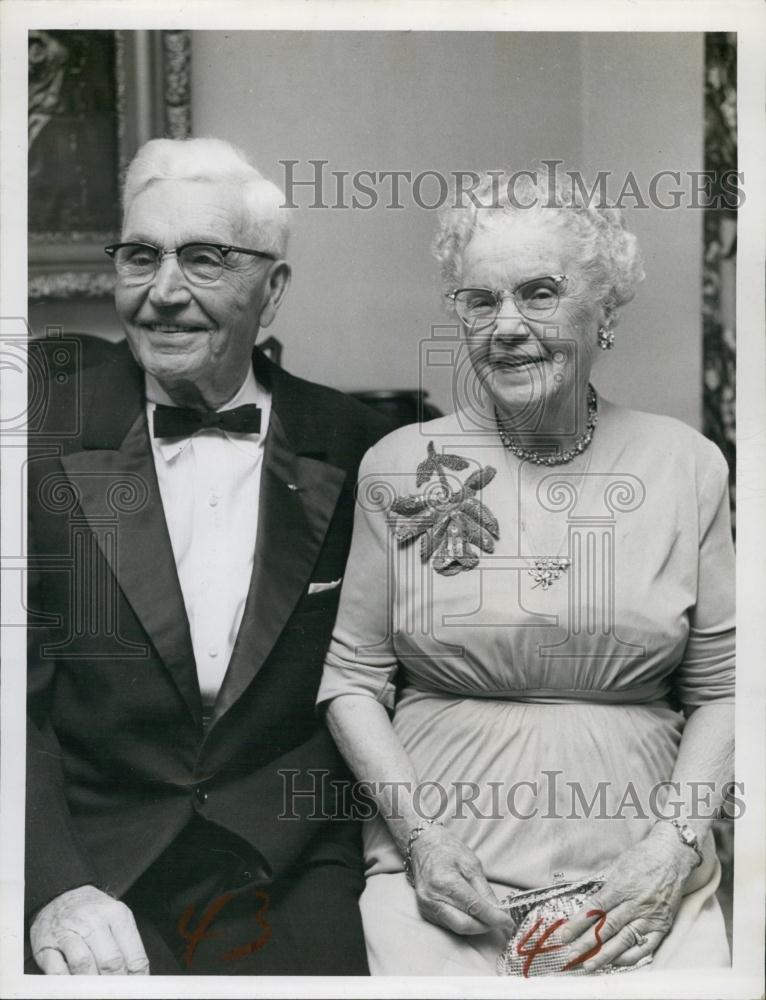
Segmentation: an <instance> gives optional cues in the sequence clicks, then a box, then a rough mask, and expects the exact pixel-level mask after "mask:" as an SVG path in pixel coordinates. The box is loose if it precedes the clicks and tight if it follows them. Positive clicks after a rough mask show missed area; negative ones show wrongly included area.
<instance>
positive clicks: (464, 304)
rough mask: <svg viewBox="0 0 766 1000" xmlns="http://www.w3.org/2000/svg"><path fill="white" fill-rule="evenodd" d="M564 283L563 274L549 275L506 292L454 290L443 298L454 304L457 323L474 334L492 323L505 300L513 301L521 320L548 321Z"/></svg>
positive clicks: (482, 289) (555, 307)
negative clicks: (474, 331)
mask: <svg viewBox="0 0 766 1000" xmlns="http://www.w3.org/2000/svg"><path fill="white" fill-rule="evenodd" d="M566 280H567V276H566V275H565V274H549V275H545V276H544V277H541V278H532V279H531V280H530V281H525V282H523V283H522V284H520V285H518V286H517V287H516V288H514V289H513V291H510V292H509V291H505V290H504V289H497V290H493V289H491V288H456V289H455V290H454V291H453V292H448V293H447V298H448V299H452V301H453V302H454V303H455V311H456V312H457V314H458V316H459V318H460V320H461V321H462V322H463V323H464V324H465V325H466V326H468V327H471V328H472V329H474V330H476V329H480V328H481V327H484V326H490V325H491V324H492V323H494V322H495V320H496V319H497V316H498V313H499V312H500V309H501V308H502V304H503V299H505V298H512V299H513V301H514V302H515V304H516V308H517V309H518V311H519V312H520V313H521V315H522V316H523V317H524V318H525V319H529V320H541V319H548V318H550V317H551V316H553V314H554V313H555V312H556V310H557V309H558V305H559V299H560V297H561V292H562V290H563V288H564V286H565V284H566Z"/></svg>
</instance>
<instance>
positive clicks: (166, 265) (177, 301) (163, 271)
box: [149, 254, 191, 307]
mask: <svg viewBox="0 0 766 1000" xmlns="http://www.w3.org/2000/svg"><path fill="white" fill-rule="evenodd" d="M190 298H191V292H190V291H189V286H188V283H187V281H186V278H185V277H184V275H183V272H182V271H181V268H180V267H179V264H178V258H177V257H176V256H175V254H165V255H164V256H163V257H162V259H161V260H160V262H159V263H158V265H157V271H156V273H155V275H154V278H153V279H152V284H151V288H150V289H149V301H150V302H151V303H152V305H154V306H160V307H162V306H175V305H184V304H185V303H187V302H188V301H189V299H190Z"/></svg>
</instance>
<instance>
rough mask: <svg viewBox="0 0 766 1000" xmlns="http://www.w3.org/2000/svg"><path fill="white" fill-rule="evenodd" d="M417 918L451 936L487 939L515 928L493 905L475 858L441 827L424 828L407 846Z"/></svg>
mask: <svg viewBox="0 0 766 1000" xmlns="http://www.w3.org/2000/svg"><path fill="white" fill-rule="evenodd" d="M411 856H412V870H413V874H414V877H415V895H416V896H417V901H418V909H419V910H420V914H421V916H422V917H424V918H425V919H426V920H429V921H430V922H431V923H432V924H437V925H438V926H439V927H446V928H447V930H450V931H454V932H455V933H456V934H486V932H487V931H490V930H493V929H494V928H499V929H501V930H503V931H505V932H506V933H508V934H510V933H511V932H512V931H513V930H514V929H515V925H514V922H513V920H512V919H511V917H510V916H509V915H508V914H507V913H506V912H505V910H503V909H502V908H501V906H500V904H499V903H498V900H497V896H495V894H494V892H493V891H492V889H491V888H490V885H489V882H487V879H486V877H485V875H484V872H483V870H482V867H481V864H480V862H479V859H478V858H477V857H476V855H475V854H474V853H473V851H472V850H470V849H469V848H468V847H466V846H465V844H464V843H463V842H462V841H461V840H460V839H459V838H458V837H456V836H455V835H454V834H452V833H450V832H449V831H448V830H446V829H445V828H444V827H443V826H428V827H426V828H425V829H424V830H423V832H422V833H421V834H420V836H419V837H418V838H417V840H416V841H415V842H414V844H413V845H412V852H411Z"/></svg>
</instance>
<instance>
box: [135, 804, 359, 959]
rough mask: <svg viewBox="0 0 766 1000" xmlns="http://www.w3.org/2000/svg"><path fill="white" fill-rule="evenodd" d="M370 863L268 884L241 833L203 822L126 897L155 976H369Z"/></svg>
mask: <svg viewBox="0 0 766 1000" xmlns="http://www.w3.org/2000/svg"><path fill="white" fill-rule="evenodd" d="M363 887H364V876H363V874H362V872H361V870H360V869H353V868H349V867H346V866H345V865H341V864H316V865H309V866H304V867H302V868H298V869H297V870H296V871H294V872H292V873H291V876H290V877H289V878H284V879H282V880H281V881H279V882H271V883H269V882H267V881H266V880H265V879H264V878H263V877H262V874H261V872H260V871H259V868H258V858H257V857H256V856H254V855H253V854H252V853H251V852H250V850H249V848H248V845H247V844H246V843H245V842H244V841H242V840H240V839H239V838H238V837H235V836H234V835H232V834H230V833H228V832H227V831H226V830H223V829H221V828H220V827H217V826H214V825H213V824H211V823H207V822H205V821H204V820H200V819H194V820H192V822H191V823H190V824H189V826H188V827H187V828H186V829H185V830H184V831H183V832H182V833H181V834H180V836H179V837H177V838H176V840H175V841H174V842H173V843H172V844H171V845H170V847H168V848H167V850H166V851H165V852H164V853H163V854H162V855H160V857H159V858H158V859H157V861H156V862H155V863H154V864H153V865H152V866H151V867H150V868H149V869H148V870H147V871H146V872H145V873H144V874H143V875H142V876H141V878H140V879H139V880H138V882H137V883H136V884H135V885H134V886H133V887H132V888H131V889H130V890H129V891H128V892H127V893H126V895H125V896H124V897H123V902H124V903H125V904H126V905H127V906H129V907H130V909H131V910H132V912H133V915H134V917H135V919H136V924H137V925H138V930H139V932H140V934H141V938H142V940H143V943H144V948H145V949H146V953H147V955H148V957H149V963H150V967H151V973H152V975H192V976H204V975H238V976H301V975H304V976H367V975H369V969H368V967H367V955H366V951H365V947H364V936H363V934H362V924H361V917H360V914H359V905H358V899H359V895H360V893H361V891H362V888H363Z"/></svg>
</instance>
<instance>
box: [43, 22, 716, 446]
mask: <svg viewBox="0 0 766 1000" xmlns="http://www.w3.org/2000/svg"><path fill="white" fill-rule="evenodd" d="M192 74H193V76H192V108H193V131H194V134H195V135H215V136H219V137H221V138H225V139H229V140H230V141H232V142H234V143H236V144H237V145H239V146H241V147H242V148H243V149H245V150H246V151H247V152H248V153H249V154H250V155H251V156H252V157H253V159H254V161H255V162H256V164H257V165H258V166H259V168H260V169H261V170H262V171H263V172H264V173H265V174H267V175H268V176H270V177H271V178H272V179H273V180H275V181H277V182H278V183H280V184H282V185H284V182H285V168H284V167H283V166H280V161H281V160H297V161H299V165H298V166H296V167H295V168H294V171H295V174H294V176H295V178H296V179H302V180H305V179H309V178H311V177H312V176H313V168H312V167H311V165H310V164H309V163H308V161H309V160H311V159H314V160H321V159H324V160H327V161H329V162H328V164H327V166H326V167H325V168H324V169H325V176H326V178H327V181H328V182H329V183H328V185H327V187H326V188H325V196H324V201H325V203H328V204H332V203H333V201H334V200H335V192H334V181H333V179H332V177H331V176H330V172H331V171H347V172H348V174H349V175H351V176H353V175H354V174H356V173H357V172H359V171H362V170H371V171H377V172H380V171H383V170H410V171H412V173H413V174H417V173H419V172H420V171H425V170H437V171H441V172H442V173H445V174H448V173H449V172H451V171H456V170H471V169H474V170H476V169H482V168H489V169H500V168H502V167H505V166H508V167H510V168H511V169H522V168H524V167H525V166H528V165H529V164H530V163H532V162H533V161H535V160H540V159H544V158H555V159H559V160H563V161H565V165H566V166H567V167H569V168H571V169H578V168H579V169H583V170H588V171H597V170H611V171H613V172H614V177H615V178H616V179H617V180H616V190H613V188H612V185H610V189H609V190H610V193H612V194H615V193H617V192H619V189H620V187H621V182H622V179H624V178H625V176H626V175H627V173H628V171H630V170H632V171H633V172H634V174H635V175H636V177H637V178H638V180H639V182H640V183H641V185H642V186H643V187H646V186H648V183H649V180H650V178H651V175H652V173H653V172H655V171H656V170H660V169H668V170H679V171H681V172H685V171H693V170H701V169H702V157H703V114H702V99H703V97H702V87H703V41H702V36H701V35H698V34H673V35H670V34H655V35H651V36H650V35H647V34H629V33H625V34H609V33H607V34H598V35H596V34H590V35H585V34H571V33H570V34H562V33H551V34H542V33H532V34H521V33H514V34H501V33H484V32H482V33H425V32H403V33H397V32H390V33H389V32H353V33H351V32H344V33H338V32H209V31H205V32H195V33H193V35H192ZM346 184H347V186H348V185H349V184H350V181H349V180H348V179H347V180H346ZM377 190H378V192H379V194H380V196H381V200H380V202H379V204H378V205H377V206H376V207H373V208H370V209H366V210H365V209H356V210H352V209H333V208H326V209H322V208H314V209H312V208H308V207H301V208H299V209H297V210H296V211H295V212H294V213H293V214H294V216H295V218H294V236H293V241H292V245H291V249H290V254H289V257H290V261H291V263H292V265H293V267H294V280H293V287H292V288H291V289H290V292H289V295H288V297H287V299H286V301H285V304H284V306H283V307H282V310H281V311H280V313H279V316H278V318H277V320H276V322H275V324H274V325H273V326H272V327H271V328H270V331H269V332H270V333H273V334H274V335H275V336H277V337H278V338H279V339H280V340H281V341H282V342H283V344H284V358H283V360H284V364H285V366H286V367H287V368H289V369H290V370H291V371H293V372H295V373H296V374H300V375H305V376H307V377H310V378H313V379H315V380H317V381H322V382H326V383H328V384H330V385H334V386H337V387H339V388H341V389H347V390H353V389H369V388H398V389H406V388H416V387H418V385H419V383H421V382H422V385H423V387H424V388H426V389H428V390H429V391H430V393H431V399H432V401H433V402H435V403H436V404H437V405H438V406H440V407H441V408H442V409H449V408H450V407H451V385H450V376H449V370H448V369H444V368H441V369H439V368H434V367H426V368H425V370H423V371H421V359H422V357H423V354H424V346H423V345H426V344H428V343H429V341H430V340H431V338H432V337H433V330H434V328H435V327H436V328H438V327H439V326H443V325H444V324H451V322H452V321H451V320H450V319H449V318H448V317H447V316H446V314H445V313H444V311H443V310H442V306H441V295H440V288H439V284H438V280H437V274H436V268H435V265H434V264H433V262H432V261H431V258H430V256H429V249H428V248H429V244H430V241H431V236H432V232H433V227H434V223H435V213H434V212H433V211H429V210H427V209H423V208H419V207H418V206H417V205H414V204H413V203H412V201H411V198H410V196H409V188H407V193H406V194H405V195H403V196H402V198H401V202H402V203H403V204H404V205H405V206H406V207H405V208H403V209H400V210H396V209H391V208H387V207H385V201H386V200H388V199H387V197H386V196H387V194H388V192H389V190H390V188H389V187H388V186H386V185H379V186H378V188H377ZM422 195H423V200H430V201H433V200H435V199H436V197H437V195H438V191H437V189H436V187H435V186H434V185H433V184H431V185H429V184H428V183H424V184H423V187H422ZM294 198H295V201H296V203H297V204H298V205H300V206H307V205H309V204H310V203H311V200H312V192H311V191H309V189H308V188H306V187H302V188H296V189H295V195H294ZM362 200H364V199H362ZM626 205H627V207H628V209H629V211H628V216H629V224H630V226H631V228H633V229H634V230H635V231H636V233H637V234H638V236H639V238H640V240H641V243H642V246H643V248H644V252H645V257H646V272H647V280H646V282H645V283H644V285H643V286H642V287H641V288H640V290H639V293H638V296H637V297H636V300H635V301H634V302H633V303H631V304H630V305H629V306H627V307H626V308H625V310H624V316H623V321H622V323H621V325H620V327H619V329H618V331H617V334H618V344H617V348H616V349H615V351H614V352H612V354H611V355H610V356H605V357H604V358H603V359H601V363H600V368H599V370H598V371H597V373H596V377H595V381H596V383H597V384H598V386H599V388H600V389H601V391H602V392H603V393H604V394H605V395H606V396H608V397H610V398H612V399H614V400H616V401H619V402H624V403H626V404H628V405H632V406H637V407H639V408H642V409H647V410H654V411H657V412H663V413H669V414H672V415H674V416H677V417H680V418H681V419H684V420H686V421H687V422H689V423H691V424H693V425H694V426H697V427H699V426H700V413H701V377H702V376H701V305H700V294H701V286H700V270H701V256H702V217H701V216H702V213H701V211H699V210H694V209H677V210H674V211H662V210H661V209H657V208H648V209H638V208H637V209H632V208H631V205H632V202H631V201H630V199H628V200H627V201H626ZM30 324H31V326H32V328H33V329H34V330H35V332H37V333H42V332H43V331H44V328H45V326H46V325H48V324H55V325H61V326H63V327H64V329H66V330H75V329H77V330H82V331H85V332H94V333H100V334H102V335H106V336H110V337H112V338H114V337H117V336H119V324H118V322H117V320H116V318H115V317H114V314H113V311H112V309H111V306H110V305H109V304H108V303H105V302H97V303H87V304H85V306H84V307H82V308H80V307H78V306H76V305H75V304H74V303H48V304H37V305H35V306H33V307H32V308H31V309H30ZM447 332H449V331H447Z"/></svg>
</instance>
